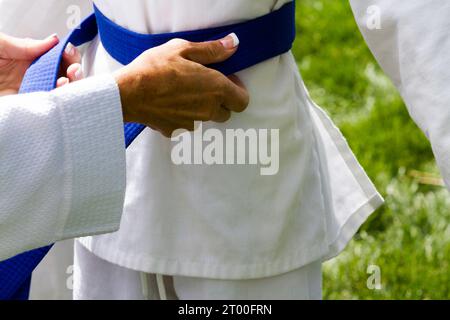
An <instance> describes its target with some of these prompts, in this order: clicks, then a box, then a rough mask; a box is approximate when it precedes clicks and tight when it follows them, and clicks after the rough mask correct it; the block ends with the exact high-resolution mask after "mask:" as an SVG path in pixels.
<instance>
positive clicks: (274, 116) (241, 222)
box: [0, 0, 449, 298]
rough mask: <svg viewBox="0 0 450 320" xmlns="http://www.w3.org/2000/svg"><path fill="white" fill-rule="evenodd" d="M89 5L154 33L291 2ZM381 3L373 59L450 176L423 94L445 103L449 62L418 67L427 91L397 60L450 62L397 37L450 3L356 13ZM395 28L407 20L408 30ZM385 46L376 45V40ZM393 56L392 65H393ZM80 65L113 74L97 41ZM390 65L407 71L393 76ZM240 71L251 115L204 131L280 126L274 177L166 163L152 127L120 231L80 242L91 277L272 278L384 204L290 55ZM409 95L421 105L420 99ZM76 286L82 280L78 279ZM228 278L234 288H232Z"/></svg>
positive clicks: (332, 245)
mask: <svg viewBox="0 0 450 320" xmlns="http://www.w3.org/2000/svg"><path fill="white" fill-rule="evenodd" d="M41 1H43V0H41ZM14 2H18V3H20V1H16V0H15V1H14ZM95 2H96V4H97V5H98V7H99V8H100V9H101V10H102V11H103V12H104V13H105V14H106V15H107V16H108V17H109V18H111V19H112V20H114V21H115V22H116V23H118V24H120V25H122V26H124V27H126V28H128V29H131V30H134V31H137V32H142V33H158V32H171V31H180V30H191V29H199V28H205V27H213V26H217V25H224V24H229V23H235V22H239V21H245V20H247V19H252V18H255V17H258V16H261V15H263V14H265V13H268V12H270V11H271V10H276V9H278V8H279V7H280V6H281V5H283V4H284V3H285V2H287V0H286V1H282V0H280V1H276V0H261V1H245V0H236V1H224V0H189V1H176V0H172V1H170V0H134V1H127V2H124V1H118V0H116V1H114V0H109V1H105V0H97V1H95ZM0 3H1V2H0ZM377 3H379V4H380V5H382V8H383V10H382V11H381V14H382V22H383V15H384V17H385V18H386V20H385V21H387V23H386V24H385V25H383V27H382V29H381V30H382V32H383V34H390V33H391V37H388V38H387V39H393V40H392V41H390V42H386V43H384V42H383V46H378V47H376V46H373V48H372V49H373V50H374V51H375V52H382V54H378V56H379V57H381V59H380V60H383V58H384V59H385V60H384V61H389V62H390V63H383V61H381V63H382V65H384V66H385V68H387V69H388V71H389V72H390V74H391V75H394V76H396V75H399V77H400V78H399V79H401V80H402V81H405V80H406V81H408V82H410V83H412V84H414V85H413V86H414V87H415V88H416V90H417V91H416V92H414V93H413V94H411V93H410V92H409V91H408V94H410V98H409V99H408V95H406V94H404V96H405V95H406V97H405V100H406V102H407V103H408V105H409V107H410V108H413V109H415V110H417V111H416V112H417V113H419V114H427V117H418V116H415V117H414V118H415V119H416V120H417V121H418V122H419V125H421V127H422V128H424V130H426V132H428V134H430V133H431V131H429V130H430V129H436V128H437V129H436V130H432V131H433V137H431V136H430V138H431V141H432V142H433V141H437V142H435V143H437V146H435V148H434V150H435V152H436V156H437V158H438V160H439V162H440V165H441V168H442V171H443V173H444V176H445V177H446V178H445V179H446V181H448V171H446V170H447V169H448V148H443V147H442V145H443V143H445V141H448V135H447V137H445V133H446V132H448V131H445V130H448V129H446V128H445V126H443V124H444V122H442V121H440V120H436V121H433V123H431V122H432V121H430V120H429V119H430V118H429V117H431V116H432V113H429V114H428V110H427V107H428V106H427V105H424V104H423V102H424V101H426V100H425V99H429V100H427V102H431V103H433V102H435V101H436V99H437V97H436V95H437V96H439V98H442V99H444V100H445V99H447V101H448V94H445V93H443V92H441V91H440V92H439V93H440V94H436V92H434V91H433V88H430V86H433V84H435V85H436V88H439V89H442V86H443V85H445V83H446V82H445V81H443V80H445V79H444V78H443V77H442V76H441V77H437V78H434V76H435V73H436V72H437V70H439V69H444V67H442V65H441V66H440V67H438V66H439V65H438V64H436V63H429V64H425V66H427V67H429V68H426V69H427V70H428V71H430V73H428V75H429V76H430V78H428V86H422V87H421V86H417V84H418V83H417V81H419V82H420V81H423V79H422V78H421V77H420V74H419V76H417V73H418V71H417V70H416V69H411V70H415V71H414V72H413V73H412V74H409V76H408V77H406V78H405V72H406V71H405V70H406V69H407V68H400V67H399V66H400V65H401V64H403V63H404V62H403V61H399V60H398V59H399V58H401V57H408V59H406V58H405V59H406V61H414V60H415V59H419V61H422V62H427V61H428V62H429V61H446V60H445V59H447V58H444V57H443V56H444V55H446V53H444V52H443V51H440V52H439V51H436V50H435V49H436V48H438V47H439V46H437V45H436V42H435V41H424V39H422V40H423V41H422V43H421V46H420V47H419V48H421V49H420V50H418V51H417V50H416V51H415V50H414V49H415V48H416V45H417V42H414V41H411V39H413V38H412V36H411V37H404V38H403V35H404V34H405V32H406V35H409V34H410V33H411V32H410V29H411V28H412V27H413V30H416V31H417V30H420V28H421V27H424V26H420V24H425V23H426V21H425V20H420V19H419V20H418V21H419V22H420V23H419V24H417V22H418V21H416V20H414V16H415V15H414V14H416V13H419V15H420V14H422V11H427V13H429V14H430V15H439V16H440V17H442V19H437V21H439V22H436V23H437V24H438V25H434V27H435V28H438V30H440V31H441V35H442V30H444V29H445V28H444V26H447V24H446V22H445V12H446V10H445V9H446V8H448V6H442V5H441V6H439V4H438V3H439V2H431V1H430V2H426V5H425V6H420V5H419V4H418V3H419V2H418V1H403V2H400V3H398V4H397V5H396V6H395V7H394V6H392V5H391V6H389V5H387V2H386V1H378V2H377V1H362V0H361V1H356V2H355V3H353V5H354V6H355V8H357V10H359V12H363V11H365V9H366V8H367V7H368V6H369V5H370V4H377ZM441 4H442V3H441ZM364 5H366V7H364ZM17 6H20V4H17ZM442 9H444V10H442ZM447 11H448V10H447ZM408 15H409V18H406V16H408ZM357 18H361V19H362V21H364V15H363V14H357ZM397 21H403V22H405V21H406V22H408V21H411V25H409V24H408V23H406V22H405V23H397ZM414 23H415V25H414ZM36 27H38V26H36ZM36 27H35V28H36ZM363 31H364V30H363ZM379 34H381V33H379ZM379 34H378V35H379ZM378 35H377V34H376V33H375V31H374V32H372V33H371V32H366V37H367V39H368V41H369V42H372V41H373V40H372V41H371V37H372V39H373V37H379V39H380V40H381V39H383V36H378ZM442 38H443V37H442V36H440V37H435V38H434V40H438V39H440V40H442ZM403 39H404V40H403ZM380 40H379V41H377V42H373V43H377V44H380V43H381V42H380ZM394 40H395V41H394ZM442 41H444V40H442ZM433 49H434V51H433ZM422 54H424V56H422ZM436 54H437V55H440V58H436V57H435V56H436ZM391 55H392V56H393V58H392V59H390V60H389V57H391ZM426 57H428V59H425V58H426ZM436 59H437V60H436ZM421 65H422V64H421ZM84 66H85V68H86V70H87V71H88V74H90V75H92V74H100V73H109V72H111V71H113V70H115V69H117V68H119V67H120V65H119V64H118V63H117V62H116V61H114V60H113V59H112V58H111V57H110V56H109V55H108V54H107V53H106V52H105V50H104V49H103V47H102V45H101V43H99V41H98V39H97V40H96V41H94V43H93V44H92V45H91V46H90V48H89V50H88V54H87V55H86V57H85V60H84ZM444 66H445V67H446V64H444ZM418 68H419V69H418V70H420V66H419V65H418ZM396 70H401V71H402V72H401V73H398V74H397V73H396ZM433 72H435V73H433ZM442 72H444V73H443V74H448V73H446V72H445V71H442ZM406 73H407V72H406ZM414 74H415V75H416V77H415V78H413V76H414ZM239 76H240V77H241V79H242V80H243V81H244V83H245V84H246V86H247V88H248V89H249V92H250V95H251V104H250V106H249V108H248V110H247V111H246V112H245V113H243V114H239V115H233V117H232V119H231V121H229V122H228V123H226V124H223V125H217V124H208V125H207V126H208V127H211V126H213V127H217V128H219V129H221V130H224V129H225V128H243V129H247V128H269V129H270V128H276V129H280V172H279V174H278V175H276V176H270V177H262V176H260V174H259V168H256V167H251V166H212V167H204V166H181V167H177V166H174V165H173V164H172V162H171V159H170V150H171V144H170V143H169V142H168V141H167V140H166V139H164V138H162V137H161V136H160V135H158V134H156V133H154V132H151V131H150V130H147V131H146V132H144V134H143V135H141V137H139V138H138V140H136V142H135V143H134V145H133V146H132V147H131V148H130V149H129V150H128V152H127V159H128V163H127V165H128V168H127V174H128V178H127V195H126V200H125V211H124V216H123V219H122V225H121V229H120V231H119V232H117V233H115V234H111V235H106V236H100V237H93V238H86V239H82V240H81V241H80V243H81V244H82V245H83V246H84V247H85V248H87V249H88V251H90V252H91V254H90V255H89V254H87V255H86V256H90V257H91V258H93V259H94V258H98V263H92V264H91V263H90V262H89V260H88V258H86V259H85V261H84V262H81V261H80V262H79V267H84V266H87V265H91V268H92V269H91V272H92V273H93V274H94V273H95V274H98V272H100V271H99V270H95V267H93V266H95V265H96V266H99V265H102V263H101V261H103V262H105V261H108V262H109V263H110V264H111V266H112V265H114V264H115V265H117V266H121V267H123V269H124V270H123V271H124V272H125V269H130V270H128V271H129V272H132V271H131V270H136V272H135V273H134V276H133V277H134V278H136V275H138V274H140V273H139V272H146V273H157V274H166V275H174V276H182V277H185V278H191V279H193V278H195V279H197V281H200V280H199V278H211V279H223V280H231V279H234V280H248V279H260V280H259V281H262V280H261V278H267V277H276V278H278V277H279V275H280V274H284V273H288V272H292V271H294V270H301V269H303V268H302V267H304V266H308V265H310V264H311V263H315V262H317V261H320V260H323V259H326V258H328V257H331V256H333V255H336V254H337V253H339V252H340V251H341V250H342V249H343V248H344V246H345V244H346V243H347V242H348V241H349V240H350V239H351V237H352V236H353V234H354V233H355V232H356V230H357V229H358V228H359V226H360V225H361V224H362V223H363V222H364V221H365V219H366V218H367V216H368V215H369V214H370V213H371V212H372V211H373V210H374V209H375V208H376V207H378V206H379V205H380V204H381V202H382V199H381V197H380V196H379V194H378V193H377V192H376V190H375V188H374V187H373V185H372V184H371V182H370V181H369V179H368V178H367V176H366V175H365V173H364V171H363V170H362V169H361V167H360V166H359V165H358V163H357V161H356V159H355V158H354V156H353V155H352V153H351V151H350V150H349V148H348V145H347V144H346V142H345V140H344V139H343V137H342V136H341V135H340V133H339V131H338V130H337V129H336V128H335V127H334V126H333V124H332V123H331V121H330V120H329V119H328V118H327V117H326V115H325V114H324V113H323V112H322V111H321V110H319V109H318V108H317V107H316V106H315V105H314V103H313V102H312V101H311V100H310V98H309V96H308V94H307V92H306V90H305V88H304V85H303V82H302V80H301V78H300V76H299V74H298V72H297V68H296V64H295V62H294V60H293V58H292V55H291V54H290V53H288V54H285V55H282V56H280V57H277V58H274V59H271V60H269V61H267V62H265V63H262V64H260V65H258V66H255V67H253V68H250V69H248V70H245V71H242V72H240V73H239ZM414 79H418V80H414ZM420 79H422V80H420ZM436 79H437V80H436ZM432 80H433V81H432ZM435 80H436V81H439V82H440V83H436V81H435ZM396 84H401V88H400V89H401V90H402V89H403V88H405V85H406V84H405V83H401V82H398V81H396ZM408 87H409V86H408ZM418 88H422V89H423V90H418ZM424 92H425V93H424ZM416 99H419V100H418V101H419V102H421V103H417V104H416V102H418V101H417V100H416ZM439 102H440V103H442V102H445V101H439ZM441 105H442V104H441ZM425 110H427V111H425ZM439 111H440V112H441V114H439V115H437V116H436V117H433V119H437V118H439V117H442V119H444V120H445V119H448V114H449V113H448V108H443V107H442V108H440V109H439ZM430 114H431V115H430ZM424 119H426V120H424ZM424 121H425V122H426V123H423V122H424ZM436 123H437V124H438V125H437V127H436V126H435V125H434V124H436ZM425 124H426V125H425ZM442 135H443V136H444V137H442ZM433 138H434V139H433ZM445 139H447V140H445ZM442 141H444V142H442ZM235 186H238V187H235ZM100 259H102V260H100ZM85 271H86V270H85ZM88 273H89V272H88ZM80 274H81V273H80ZM115 278H117V277H115ZM108 279H109V280H111V279H110V278H108ZM79 281H80V282H79V283H80V284H82V283H83V279H80V280H79ZM225 282H226V283H230V282H227V281H224V283H225ZM234 283H235V286H238V283H239V281H235V282H234ZM90 286H91V289H92V290H96V289H97V288H96V286H102V284H101V283H100V282H99V283H95V281H91V282H90ZM137 286H138V285H136V287H137ZM80 287H81V286H80ZM193 288H195V286H193ZM80 290H81V291H83V290H82V289H80ZM193 290H194V289H193ZM293 296H294V295H293ZM78 297H91V298H93V297H92V296H89V292H84V293H83V292H78ZM274 297H276V295H274Z"/></svg>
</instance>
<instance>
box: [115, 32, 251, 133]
mask: <svg viewBox="0 0 450 320" xmlns="http://www.w3.org/2000/svg"><path fill="white" fill-rule="evenodd" d="M237 45H238V43H237V41H236V37H235V36H231V35H230V36H228V37H226V38H224V39H222V40H217V41H211V42H203V43H192V42H187V41H184V40H180V39H175V40H172V41H169V42H168V43H167V44H165V45H162V46H160V47H156V48H153V49H150V50H148V51H146V52H144V53H143V54H142V55H141V56H139V57H138V58H137V59H136V60H135V61H133V62H132V63H131V64H129V65H128V66H126V67H124V68H122V69H121V70H119V71H118V72H116V73H115V74H114V75H115V78H116V81H117V83H118V85H119V89H120V95H121V100H122V107H123V113H124V119H125V121H126V122H137V123H142V124H145V125H147V126H149V127H151V128H153V129H154V130H157V131H159V132H161V133H162V134H163V135H165V136H167V137H170V136H171V135H172V133H173V132H174V131H175V130H177V129H181V128H183V129H187V130H191V131H192V130H193V129H194V121H215V122H225V121H227V120H228V119H229V118H230V116H231V112H232V111H234V112H242V111H244V110H245V109H246V107H247V105H248V103H249V96H248V93H247V91H246V90H245V88H244V86H243V84H242V83H241V81H240V80H239V79H238V78H237V77H236V76H231V77H226V76H224V75H223V74H221V73H220V72H218V71H215V70H213V69H209V68H207V67H205V66H204V65H209V64H212V63H218V62H222V61H225V60H226V59H228V58H230V57H231V56H232V55H233V54H234V53H235V52H236V50H237Z"/></svg>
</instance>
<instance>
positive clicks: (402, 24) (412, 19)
mask: <svg viewBox="0 0 450 320" xmlns="http://www.w3.org/2000/svg"><path fill="white" fill-rule="evenodd" d="M350 3H351V5H352V8H353V12H354V15H355V18H356V21H357V23H358V25H359V28H360V30H361V32H362V34H363V36H364V38H365V40H366V42H367V43H368V45H369V47H370V49H371V51H372V53H373V54H374V56H375V57H376V59H377V60H378V62H379V64H380V65H381V67H382V68H383V69H384V71H385V72H386V73H387V74H388V75H389V77H390V78H391V79H392V81H393V82H394V84H395V85H396V86H397V88H398V90H399V91H400V94H401V95H402V97H403V99H404V101H405V103H406V105H407V107H408V110H409V112H410V114H411V116H412V118H413V119H414V120H415V122H416V123H417V124H418V125H419V127H420V128H421V129H422V130H423V131H424V133H425V134H426V135H427V137H428V138H429V140H430V142H431V145H432V148H433V151H434V154H435V157H436V160H437V163H438V166H439V168H440V170H441V173H442V175H443V178H444V181H445V183H446V184H447V186H448V187H450V67H449V66H450V54H449V53H450V36H449V35H450V33H449V32H450V19H449V17H450V2H449V1H447V0H435V1H424V0H401V1H396V2H395V4H393V3H392V1H390V0H350Z"/></svg>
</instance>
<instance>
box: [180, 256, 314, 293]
mask: <svg viewBox="0 0 450 320" xmlns="http://www.w3.org/2000/svg"><path fill="white" fill-rule="evenodd" d="M173 282H174V288H175V292H176V293H177V296H178V297H179V299H180V300H320V299H322V263H321V262H315V263H311V264H309V265H307V266H304V267H302V268H300V269H297V270H294V271H291V272H288V273H285V274H282V275H279V276H275V277H269V278H262V279H254V280H238V281H226V280H211V279H199V278H188V277H174V279H173Z"/></svg>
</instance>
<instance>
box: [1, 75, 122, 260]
mask: <svg viewBox="0 0 450 320" xmlns="http://www.w3.org/2000/svg"><path fill="white" fill-rule="evenodd" d="M124 146H125V142H124V135H123V118H122V109H121V104H120V96H119V91H118V88H117V84H116V83H115V81H114V79H113V78H112V77H110V76H104V77H96V78H90V79H86V80H82V81H79V82H77V83H74V84H70V85H67V86H65V87H64V88H61V89H57V90H54V91H53V92H51V93H33V94H25V95H14V96H8V97H3V98H0V181H1V183H0V260H4V259H6V258H8V257H11V256H14V255H16V254H18V253H20V252H24V251H27V250H30V249H34V248H37V247H41V246H45V245H48V244H50V243H52V242H55V241H58V240H62V239H66V238H73V237H79V236H85V235H93V234H100V233H107V232H112V231H115V230H117V229H118V227H119V223H120V217H121V214H122V208H123V200H124V192H125V147H124Z"/></svg>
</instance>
